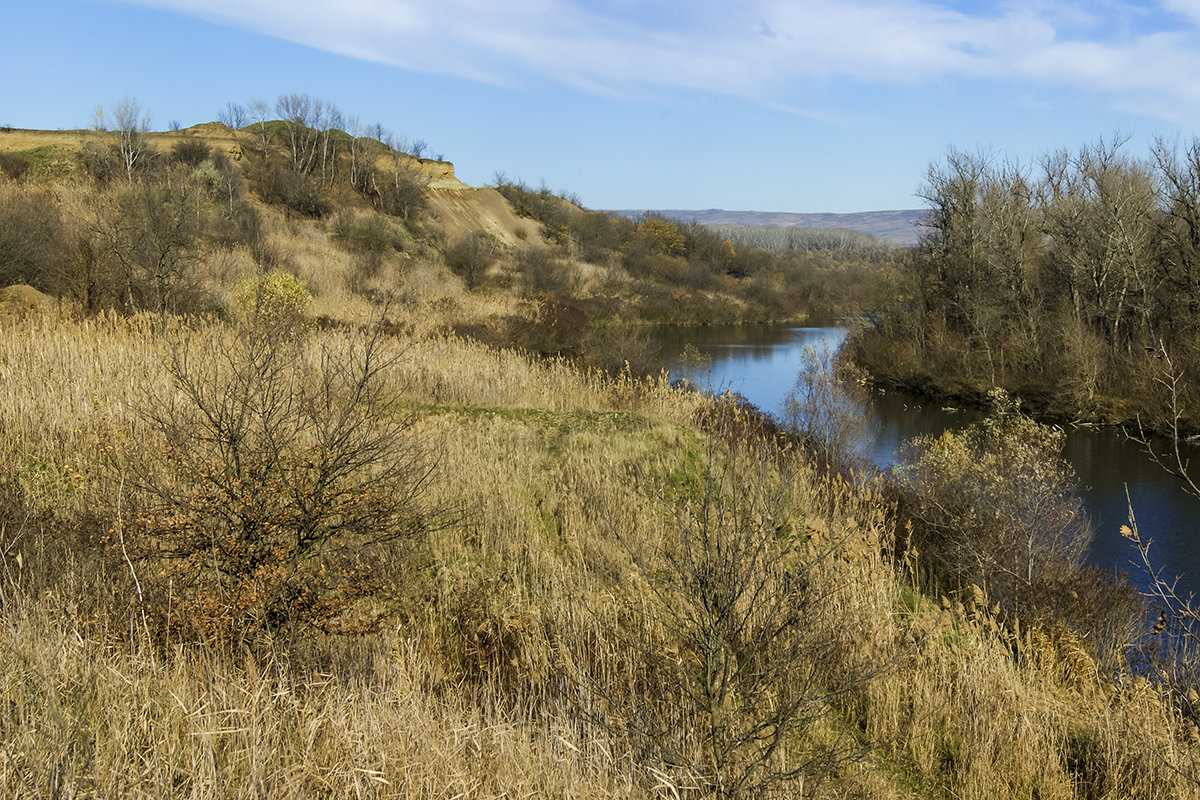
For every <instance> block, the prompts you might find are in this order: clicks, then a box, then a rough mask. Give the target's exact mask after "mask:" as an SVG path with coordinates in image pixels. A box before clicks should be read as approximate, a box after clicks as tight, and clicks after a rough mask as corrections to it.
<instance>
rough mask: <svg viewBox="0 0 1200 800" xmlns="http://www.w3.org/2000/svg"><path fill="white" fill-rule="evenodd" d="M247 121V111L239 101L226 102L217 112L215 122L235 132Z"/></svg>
mask: <svg viewBox="0 0 1200 800" xmlns="http://www.w3.org/2000/svg"><path fill="white" fill-rule="evenodd" d="M248 121H249V112H248V111H247V110H246V107H245V106H243V105H241V104H240V103H233V102H229V103H226V104H225V107H224V108H222V109H221V110H220V111H218V112H217V122H220V123H221V124H223V125H225V126H227V127H228V128H230V129H231V130H233V131H234V132H235V133H236V132H237V131H240V130H241V129H242V128H244V127H245V126H246V123H247V122H248Z"/></svg>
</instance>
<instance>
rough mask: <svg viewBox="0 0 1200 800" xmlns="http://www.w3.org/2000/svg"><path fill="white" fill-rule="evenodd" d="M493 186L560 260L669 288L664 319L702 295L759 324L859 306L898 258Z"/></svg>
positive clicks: (504, 183) (522, 187)
mask: <svg viewBox="0 0 1200 800" xmlns="http://www.w3.org/2000/svg"><path fill="white" fill-rule="evenodd" d="M495 185H496V188H497V189H498V190H499V191H500V192H501V193H502V194H503V195H504V196H505V197H506V198H507V199H508V201H509V202H510V203H511V204H512V206H513V208H514V209H515V210H516V211H517V213H518V214H522V215H525V216H528V217H530V218H532V219H535V220H537V221H539V222H540V223H542V226H543V231H544V232H545V235H546V237H547V239H548V240H549V241H550V242H551V244H553V245H554V246H555V248H556V250H557V252H559V253H561V254H562V255H564V256H569V257H571V258H574V259H578V260H581V261H586V262H589V263H594V264H600V265H605V266H610V267H616V268H619V269H621V270H623V271H625V272H626V273H628V274H629V275H630V276H631V277H632V278H634V279H635V280H638V281H641V282H643V284H644V292H643V294H644V296H645V298H646V299H647V300H649V301H652V300H653V299H654V295H655V289H654V288H653V287H654V286H659V287H671V294H670V295H668V296H664V297H661V298H660V300H661V302H662V303H663V305H664V306H669V307H670V310H669V311H668V310H667V309H666V308H664V312H663V314H662V316H663V318H664V320H665V319H666V318H667V317H669V316H674V315H676V314H677V310H678V309H679V308H680V306H686V305H687V304H689V303H693V304H694V303H698V302H699V297H700V295H702V294H704V293H710V294H711V293H724V294H729V295H733V296H736V297H739V298H742V299H743V300H744V301H745V302H748V303H751V304H753V305H755V306H757V307H758V308H760V309H762V311H761V313H762V316H763V318H764V319H787V318H792V317H795V316H797V315H800V314H803V313H805V312H808V313H837V312H844V311H847V310H851V309H858V308H861V307H863V305H864V304H865V303H868V302H869V298H870V296H871V294H872V292H874V290H875V283H876V282H877V278H878V277H879V276H880V275H881V274H884V273H886V272H887V270H888V269H890V267H891V264H892V260H893V259H895V258H897V257H898V251H895V250H894V249H890V248H888V249H884V248H879V249H878V252H877V253H873V254H872V257H871V258H867V257H865V253H866V250H865V248H864V249H862V250H856V249H835V248H834V247H833V246H832V245H833V241H832V239H829V238H827V239H826V242H827V244H828V245H830V246H829V247H793V248H782V247H776V246H771V247H764V246H763V243H760V242H756V241H752V236H751V231H753V229H750V228H745V229H741V230H739V231H737V232H733V231H727V230H723V229H720V228H717V227H714V226H708V225H701V224H699V223H697V222H694V221H693V222H683V221H679V220H675V219H669V218H666V217H663V216H660V215H657V214H652V213H648V214H645V215H643V216H641V217H638V218H632V217H627V216H624V215H618V214H612V213H605V212H600V211H590V210H587V209H584V208H581V207H579V205H578V203H577V202H573V201H572V200H571V199H567V198H564V197H562V196H559V195H556V194H554V193H553V192H551V191H550V190H549V189H547V188H546V187H545V186H542V187H540V188H536V189H535V188H532V187H530V186H528V185H526V184H524V183H522V182H520V181H510V180H508V179H507V178H505V177H504V176H498V177H497V180H496V184H495ZM732 227H737V226H732ZM817 238H818V237H813V238H812V239H810V240H809V241H810V242H812V241H816V239H817ZM857 238H858V237H855V239H856V241H857ZM795 241H796V242H797V243H799V242H800V241H801V237H800V236H799V235H797V236H796V238H795ZM768 244H769V243H768ZM649 316H651V317H653V316H654V314H653V313H651V314H650V315H649ZM695 321H697V322H705V321H720V320H716V319H704V318H703V317H701V318H698V319H696V320H695Z"/></svg>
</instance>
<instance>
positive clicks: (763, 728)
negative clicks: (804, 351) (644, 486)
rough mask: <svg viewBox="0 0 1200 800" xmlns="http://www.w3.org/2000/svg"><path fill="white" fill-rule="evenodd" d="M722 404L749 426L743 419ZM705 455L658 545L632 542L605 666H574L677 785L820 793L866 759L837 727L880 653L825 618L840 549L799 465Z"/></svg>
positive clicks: (725, 445)
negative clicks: (808, 499)
mask: <svg viewBox="0 0 1200 800" xmlns="http://www.w3.org/2000/svg"><path fill="white" fill-rule="evenodd" d="M724 408H725V409H726V419H725V422H726V423H727V424H728V425H732V426H734V427H735V428H737V427H739V426H740V425H741V424H742V423H741V421H740V420H738V419H735V418H736V417H738V416H739V414H740V411H739V410H738V409H737V408H736V406H735V405H733V404H731V403H727V404H725V406H724ZM703 459H704V463H703V464H701V465H698V466H699V471H698V473H696V474H693V473H691V472H685V473H681V474H678V473H677V478H678V483H677V485H676V486H675V487H674V488H673V489H670V490H668V492H669V493H670V495H671V496H670V497H664V498H663V502H664V505H668V506H669V507H670V508H671V509H672V514H671V518H670V519H669V521H667V522H666V525H667V528H666V530H664V531H663V536H662V538H661V539H660V540H659V541H657V542H656V543H654V544H647V543H644V542H640V541H638V542H635V541H629V540H625V545H626V548H627V550H628V553H629V556H630V558H631V560H632V562H633V566H634V571H633V573H632V574H631V575H630V576H629V578H628V579H626V580H623V581H622V583H623V584H624V585H623V586H622V587H621V588H620V589H617V590H615V591H616V592H617V593H616V596H615V598H614V599H615V604H614V605H610V606H608V607H605V606H598V607H594V608H593V609H592V610H591V614H592V616H593V618H594V619H596V620H598V621H599V623H600V624H599V626H598V627H599V628H600V629H602V630H603V631H604V632H603V633H601V634H600V638H601V639H602V640H604V644H603V647H605V648H606V649H607V652H608V655H607V657H606V658H607V659H608V661H607V663H605V664H598V663H593V662H590V661H588V660H586V659H581V660H578V661H576V662H575V663H574V664H573V665H572V666H573V668H574V670H575V672H574V675H575V679H576V680H577V681H578V682H579V684H580V686H581V691H580V695H579V697H580V698H581V703H580V705H581V709H580V710H581V711H582V712H583V714H584V715H585V716H586V717H588V718H589V719H591V720H592V721H593V722H596V723H598V724H599V725H600V726H601V728H602V729H604V730H606V731H607V733H608V735H609V736H614V737H616V738H618V739H619V740H621V741H623V742H626V743H627V745H628V746H629V747H630V748H631V749H632V752H633V754H634V758H635V759H636V761H637V762H639V763H640V764H641V765H642V766H643V767H645V768H646V769H648V770H649V772H650V774H651V775H656V776H659V780H660V781H661V782H662V783H663V784H665V785H668V786H671V787H674V788H676V789H683V788H685V787H692V788H694V789H699V790H700V791H701V793H702V796H711V797H717V798H738V797H763V796H774V795H773V794H772V792H776V791H784V790H785V789H790V788H794V787H796V786H803V787H804V789H805V790H807V791H812V790H814V789H815V788H816V787H817V786H819V785H820V783H821V782H822V781H823V780H824V779H826V778H828V777H829V776H830V775H831V774H832V773H833V771H834V770H835V768H836V767H837V766H838V765H839V764H842V763H844V762H845V761H846V760H847V759H850V758H853V757H855V756H856V755H857V753H856V748H855V747H854V746H853V744H852V743H851V742H849V741H848V740H847V739H846V738H845V737H843V736H842V735H840V734H839V733H837V732H836V731H835V730H833V729H832V728H831V727H830V726H829V725H828V722H829V719H830V717H831V715H832V714H833V713H834V712H833V701H834V699H835V698H837V697H839V696H840V695H842V694H843V693H844V692H846V691H848V690H849V688H850V687H851V686H855V685H860V684H861V683H862V682H865V681H866V680H868V679H869V678H870V677H871V676H872V675H873V674H875V673H876V672H877V671H878V667H879V663H878V662H877V661H873V659H876V658H880V657H881V652H880V651H875V652H872V653H871V654H870V655H869V656H868V655H865V654H864V653H855V652H854V651H853V649H852V648H850V649H848V648H845V647H843V646H842V642H841V641H839V638H840V634H838V633H835V632H834V629H833V628H832V627H831V626H827V625H826V624H825V623H824V621H823V620H824V619H825V617H824V614H823V611H822V609H823V608H826V607H828V606H829V605H830V604H837V603H838V601H837V600H834V599H833V598H834V595H835V594H837V593H838V592H839V591H840V589H841V588H842V587H840V586H839V585H838V584H839V581H837V580H834V579H830V575H829V572H828V571H827V568H828V566H829V564H830V562H831V560H832V559H833V558H835V553H838V552H844V551H843V544H844V542H842V541H839V540H838V536H837V534H836V533H835V532H834V531H833V530H831V529H830V528H827V527H825V526H824V525H821V526H819V529H820V530H821V531H822V536H820V537H818V536H816V535H815V534H814V533H813V532H811V531H806V530H805V529H804V528H803V527H802V526H798V525H797V523H796V519H795V517H794V516H793V515H794V514H797V513H800V506H799V505H798V502H797V501H798V500H799V498H797V497H796V495H795V491H796V488H797V485H798V484H797V482H796V480H795V470H796V469H797V468H798V462H797V461H796V460H795V459H794V458H793V457H792V456H791V455H790V454H787V453H786V452H781V451H780V450H779V449H778V448H776V447H774V446H772V445H771V444H769V443H760V442H749V443H748V442H747V441H746V440H744V439H739V437H732V438H730V437H727V436H722V435H719V434H714V435H713V436H712V437H711V438H710V440H709V443H708V445H707V450H706V452H705V453H704V456H703ZM676 495H678V496H676ZM612 517H613V518H614V519H616V518H619V515H618V514H617V513H616V511H615V509H614V513H613V514H612ZM819 619H820V620H822V621H818V620H819ZM840 627H841V628H842V629H843V631H844V630H845V629H846V626H845V625H844V624H843V625H841V626H840ZM869 662H870V663H869Z"/></svg>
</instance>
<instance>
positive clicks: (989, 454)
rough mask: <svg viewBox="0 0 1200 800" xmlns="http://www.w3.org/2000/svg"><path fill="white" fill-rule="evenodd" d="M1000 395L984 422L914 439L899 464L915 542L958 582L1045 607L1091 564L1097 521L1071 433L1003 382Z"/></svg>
mask: <svg viewBox="0 0 1200 800" xmlns="http://www.w3.org/2000/svg"><path fill="white" fill-rule="evenodd" d="M993 399H994V401H995V402H996V403H997V413H996V414H994V415H993V416H992V417H990V418H988V419H986V420H984V421H983V422H981V423H977V424H975V425H972V426H970V427H968V428H966V429H965V430H963V431H961V432H954V431H947V432H946V433H944V434H942V435H941V436H938V437H921V438H918V439H916V440H914V441H913V442H912V443H911V444H910V445H909V446H908V447H907V448H906V449H905V451H904V452H903V453H902V454H901V458H900V463H899V464H898V466H897V471H896V472H897V475H898V477H899V479H900V481H901V482H902V484H903V485H904V486H905V487H907V488H908V490H909V491H910V492H911V495H910V498H909V503H908V505H907V513H908V514H909V515H910V517H911V518H912V519H913V521H914V523H915V529H914V542H915V543H916V544H917V545H918V547H919V548H920V550H921V552H923V553H924V554H925V555H926V557H927V558H931V559H932V560H933V562H934V563H936V564H937V565H938V566H939V568H940V570H941V572H942V573H943V575H944V576H945V577H946V578H947V579H948V580H949V581H950V582H951V583H954V584H959V585H966V584H970V583H974V584H977V585H978V586H979V587H980V588H982V589H983V590H984V591H985V592H986V593H988V595H989V596H994V597H995V598H996V599H998V600H1001V601H1002V602H1003V603H1004V605H1005V606H1006V607H1007V608H1008V610H1009V611H1010V612H1015V613H1018V614H1022V613H1026V612H1031V611H1040V612H1045V611H1048V610H1051V609H1055V608H1056V607H1059V606H1061V601H1062V599H1063V598H1062V596H1060V595H1062V594H1065V593H1066V592H1060V591H1059V590H1060V589H1065V588H1066V587H1069V586H1070V585H1071V584H1072V582H1073V576H1075V575H1077V574H1079V573H1080V572H1081V571H1082V570H1083V557H1084V555H1085V553H1086V551H1087V547H1088V544H1089V543H1090V541H1091V537H1092V528H1091V523H1090V521H1089V519H1088V517H1087V513H1086V511H1085V510H1084V507H1083V501H1082V499H1081V498H1080V496H1079V495H1078V493H1077V479H1076V476H1075V472H1074V470H1073V469H1072V468H1071V465H1070V464H1069V463H1068V462H1067V461H1066V460H1065V459H1064V458H1063V457H1062V456H1061V455H1060V453H1061V450H1062V444H1063V433H1062V432H1061V431H1059V430H1057V429H1054V428H1051V427H1048V426H1045V425H1040V424H1038V423H1036V422H1034V421H1033V420H1030V419H1029V418H1027V417H1024V416H1022V415H1020V414H1018V413H1017V411H1016V405H1015V403H1013V402H1011V401H1009V400H1008V399H1007V395H1005V394H1004V393H1003V392H1002V391H1000V390H996V391H995V392H994V393H993ZM1067 591H1068V592H1069V590H1067ZM1058 611H1060V612H1061V611H1062V608H1061V607H1059V608H1058Z"/></svg>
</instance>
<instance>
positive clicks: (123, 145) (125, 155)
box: [97, 97, 150, 183]
mask: <svg viewBox="0 0 1200 800" xmlns="http://www.w3.org/2000/svg"><path fill="white" fill-rule="evenodd" d="M97 114H100V111H99V109H97ZM102 119H103V123H102V124H103V127H102V128H101V130H105V129H107V130H110V131H111V133H112V135H113V137H114V138H115V144H116V150H117V154H118V155H119V156H120V159H121V166H122V167H124V169H125V177H126V179H127V180H128V181H129V182H130V183H132V182H133V174H134V171H135V170H136V168H137V166H138V164H139V162H141V161H142V159H143V157H144V156H145V155H146V152H147V147H146V134H147V133H148V132H149V130H150V117H149V115H143V114H142V109H141V106H140V105H138V101H137V100H136V99H130V98H128V97H126V98H123V99H122V100H120V101H119V102H117V104H116V105H114V106H113V108H112V111H111V112H110V113H108V114H105V115H103V117H102Z"/></svg>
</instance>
